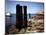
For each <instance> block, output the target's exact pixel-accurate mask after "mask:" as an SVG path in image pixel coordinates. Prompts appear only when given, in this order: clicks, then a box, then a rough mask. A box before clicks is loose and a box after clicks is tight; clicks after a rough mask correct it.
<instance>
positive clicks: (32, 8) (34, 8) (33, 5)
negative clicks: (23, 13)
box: [5, 0, 44, 14]
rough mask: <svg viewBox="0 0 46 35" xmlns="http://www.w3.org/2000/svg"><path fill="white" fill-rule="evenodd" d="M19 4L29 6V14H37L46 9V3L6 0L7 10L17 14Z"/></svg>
mask: <svg viewBox="0 0 46 35" xmlns="http://www.w3.org/2000/svg"><path fill="white" fill-rule="evenodd" d="M17 4H20V6H27V14H29V13H31V14H35V13H36V12H38V11H42V10H44V3H38V2H25V1H14V0H6V2H5V11H6V12H10V13H12V14H16V5H17Z"/></svg>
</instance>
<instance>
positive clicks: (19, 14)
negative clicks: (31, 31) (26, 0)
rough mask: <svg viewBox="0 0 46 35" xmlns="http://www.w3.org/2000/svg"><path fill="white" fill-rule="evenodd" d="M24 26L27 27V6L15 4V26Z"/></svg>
mask: <svg viewBox="0 0 46 35" xmlns="http://www.w3.org/2000/svg"><path fill="white" fill-rule="evenodd" d="M22 7H23V8H22ZM23 12H24V14H23ZM23 17H24V18H23ZM25 27H27V6H20V5H17V6H16V28H18V29H21V28H25Z"/></svg>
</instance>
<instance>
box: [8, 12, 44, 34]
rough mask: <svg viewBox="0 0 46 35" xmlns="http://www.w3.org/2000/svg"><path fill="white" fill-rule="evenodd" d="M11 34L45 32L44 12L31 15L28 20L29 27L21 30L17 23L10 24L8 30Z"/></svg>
mask: <svg viewBox="0 0 46 35" xmlns="http://www.w3.org/2000/svg"><path fill="white" fill-rule="evenodd" d="M8 31H9V32H8V33H9V34H16V33H17V34H18V33H28V32H29V33H32V32H44V12H41V11H40V12H38V13H36V16H33V17H31V19H28V20H27V28H22V29H21V30H20V31H19V29H17V28H16V26H15V25H12V26H10V29H9V30H8Z"/></svg>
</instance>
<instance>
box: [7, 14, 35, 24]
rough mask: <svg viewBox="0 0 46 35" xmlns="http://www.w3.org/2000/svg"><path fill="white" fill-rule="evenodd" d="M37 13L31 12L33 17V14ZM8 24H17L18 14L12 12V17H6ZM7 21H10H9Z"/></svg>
mask: <svg viewBox="0 0 46 35" xmlns="http://www.w3.org/2000/svg"><path fill="white" fill-rule="evenodd" d="M28 15H29V14H28ZM28 15H27V17H28ZM34 15H35V14H31V15H30V16H31V17H32V16H34ZM6 20H7V21H6V24H7V25H9V24H16V14H11V17H9V18H8V17H7V18H6ZM7 22H10V23H7Z"/></svg>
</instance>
